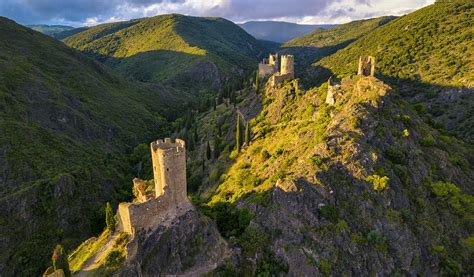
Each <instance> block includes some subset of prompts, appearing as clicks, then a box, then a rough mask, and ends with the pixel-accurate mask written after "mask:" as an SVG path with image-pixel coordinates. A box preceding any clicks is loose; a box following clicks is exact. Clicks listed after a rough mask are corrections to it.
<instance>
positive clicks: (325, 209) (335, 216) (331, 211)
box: [320, 205, 339, 223]
mask: <svg viewBox="0 0 474 277" xmlns="http://www.w3.org/2000/svg"><path fill="white" fill-rule="evenodd" d="M320 212H321V216H322V217H323V218H325V219H326V220H328V221H331V222H332V223H337V221H338V220H339V211H338V210H337V208H336V207H335V206H332V205H326V206H322V207H321V209H320Z"/></svg>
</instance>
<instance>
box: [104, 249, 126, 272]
mask: <svg viewBox="0 0 474 277" xmlns="http://www.w3.org/2000/svg"><path fill="white" fill-rule="evenodd" d="M124 260H125V254H124V253H123V251H120V250H112V251H110V253H109V254H108V255H107V257H105V262H104V265H105V267H106V268H107V270H109V271H113V270H117V269H118V268H119V267H120V265H121V264H122V262H123V261H124Z"/></svg>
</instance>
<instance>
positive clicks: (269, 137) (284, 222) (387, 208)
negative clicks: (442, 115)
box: [208, 76, 474, 276]
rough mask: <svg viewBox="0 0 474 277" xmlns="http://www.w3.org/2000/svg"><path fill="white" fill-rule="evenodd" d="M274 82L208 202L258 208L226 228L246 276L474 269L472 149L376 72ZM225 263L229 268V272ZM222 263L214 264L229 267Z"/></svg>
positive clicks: (237, 266)
mask: <svg viewBox="0 0 474 277" xmlns="http://www.w3.org/2000/svg"><path fill="white" fill-rule="evenodd" d="M326 92H327V87H326V85H323V86H321V87H320V88H314V89H311V90H308V91H298V90H295V88H294V87H293V86H292V85H291V84H288V85H285V86H282V87H280V88H276V89H268V90H267V91H266V94H265V95H264V96H262V98H263V99H262V100H263V103H264V107H263V111H262V113H261V115H260V116H258V117H257V118H256V119H255V120H253V121H252V125H253V126H254V128H253V133H254V138H253V140H252V142H251V144H250V146H249V147H248V148H246V149H244V150H243V151H242V152H241V153H240V155H239V156H238V157H237V158H236V160H235V162H234V163H233V164H232V165H231V166H230V168H229V169H228V170H227V171H226V173H225V174H224V175H222V176H221V178H220V181H219V183H220V184H219V186H218V188H217V189H216V190H215V193H214V196H213V197H212V198H211V200H210V201H209V203H208V205H211V206H212V205H213V204H216V203H220V202H234V203H236V204H237V206H238V207H239V208H240V209H248V210H249V211H251V213H252V214H253V215H254V217H253V219H252V221H251V222H250V224H249V226H248V227H247V228H246V229H245V231H244V232H243V233H242V234H240V235H237V236H236V237H234V238H231V239H230V240H229V241H230V246H231V247H232V248H233V253H234V255H233V259H231V261H232V262H231V264H232V265H233V268H234V269H233V270H235V272H239V273H240V274H258V273H270V274H278V273H282V272H286V273H289V274H290V275H296V276H298V275H320V274H322V275H328V274H335V275H343V274H353V275H370V274H376V273H377V274H387V275H393V274H410V275H411V274H420V275H431V274H434V275H438V274H460V273H462V272H471V271H472V266H471V264H470V262H469V261H470V258H472V253H473V252H472V251H473V250H472V246H470V245H469V241H470V240H472V236H471V233H470V231H469V230H470V229H469V227H468V226H469V224H471V223H470V222H472V221H471V220H470V219H469V218H471V217H472V214H473V213H472V211H473V210H472V208H473V203H474V198H473V197H472V196H471V195H472V187H473V184H474V176H473V172H474V171H473V170H472V169H473V163H472V161H473V156H472V152H471V151H470V150H469V146H468V145H465V144H464V143H463V142H462V141H458V140H456V139H455V138H452V137H448V136H446V135H442V134H440V133H439V132H438V131H437V130H435V129H433V128H431V127H430V126H428V125H427V124H426V123H424V122H423V120H422V119H421V118H420V117H419V115H418V114H417V113H416V111H415V110H414V109H412V108H411V107H410V106H409V105H407V104H406V103H405V102H404V101H403V100H401V98H400V96H399V95H398V94H397V92H396V91H394V90H392V89H391V88H390V87H389V86H387V85H386V84H384V83H383V82H381V81H379V80H377V79H375V78H373V77H359V76H357V77H351V78H346V79H344V80H342V83H341V86H340V91H339V92H338V94H337V97H336V99H335V105H334V106H332V107H331V106H327V105H326V104H325V103H324V100H325V98H326ZM226 270H227V271H226ZM228 270H229V269H228V268H220V269H218V271H216V272H222V271H225V272H228Z"/></svg>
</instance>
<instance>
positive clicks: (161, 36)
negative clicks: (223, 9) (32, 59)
mask: <svg viewBox="0 0 474 277" xmlns="http://www.w3.org/2000/svg"><path fill="white" fill-rule="evenodd" d="M64 42H65V43H66V44H67V45H69V46H71V47H73V48H76V49H78V50H80V51H82V52H84V53H86V54H87V55H89V56H91V57H94V58H96V59H98V60H99V61H101V62H103V63H105V64H107V65H110V66H111V67H113V68H115V69H116V70H117V71H119V72H121V73H123V74H124V75H126V76H131V77H133V78H135V79H137V80H141V81H145V82H165V83H167V84H172V85H173V86H176V87H181V88H186V89H193V90H196V89H199V88H205V89H209V88H214V89H215V88H218V87H220V86H221V85H222V84H223V83H224V82H227V81H228V80H233V79H238V80H239V81H241V79H242V77H243V76H244V75H245V74H247V73H249V72H251V71H253V70H254V69H255V67H256V65H257V62H258V60H259V59H260V57H261V55H262V54H263V53H264V52H265V51H266V50H265V49H264V47H263V46H262V45H261V44H260V43H259V42H258V41H257V40H256V39H255V38H253V37H252V36H250V35H249V34H247V33H246V32H245V31H244V30H242V29H241V28H239V27H238V26H237V25H235V24H234V23H232V22H231V21H228V20H226V19H223V18H203V17H191V16H184V15H178V14H170V15H160V16H155V17H151V18H142V19H135V20H131V21H126V22H118V23H109V24H102V25H98V26H95V27H91V28H89V29H87V30H85V31H83V32H80V33H78V34H75V35H73V36H70V37H67V38H66V39H64Z"/></svg>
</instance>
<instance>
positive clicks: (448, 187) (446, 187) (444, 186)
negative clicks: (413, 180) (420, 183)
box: [431, 182, 461, 197]
mask: <svg viewBox="0 0 474 277" xmlns="http://www.w3.org/2000/svg"><path fill="white" fill-rule="evenodd" d="M431 190H432V191H433V193H434V194H435V195H436V196H438V197H446V196H448V195H449V194H457V193H460V192H461V190H460V189H459V188H458V187H457V186H456V185H455V184H452V183H449V182H434V183H431Z"/></svg>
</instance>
